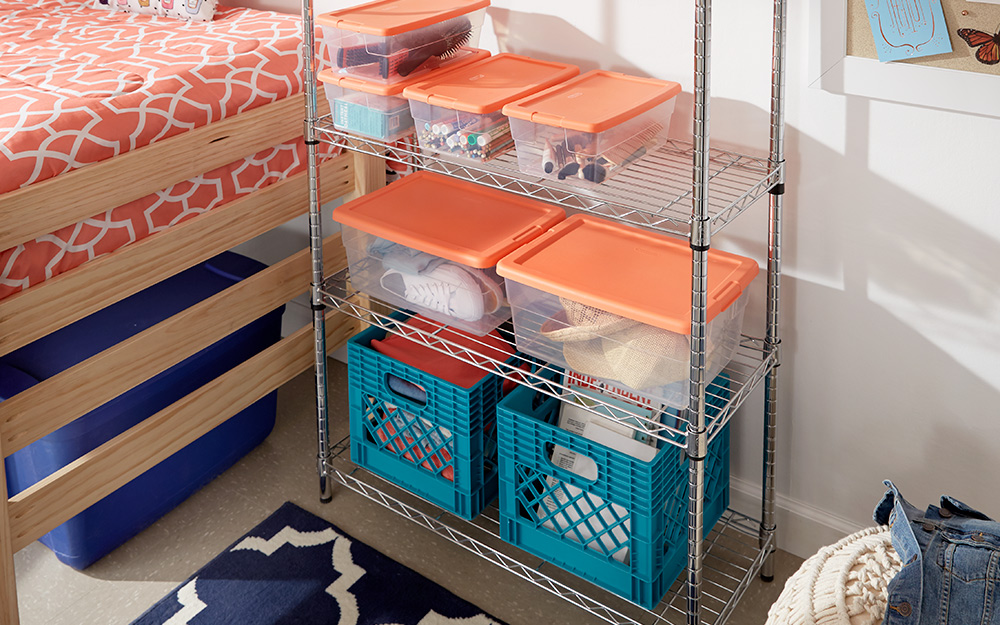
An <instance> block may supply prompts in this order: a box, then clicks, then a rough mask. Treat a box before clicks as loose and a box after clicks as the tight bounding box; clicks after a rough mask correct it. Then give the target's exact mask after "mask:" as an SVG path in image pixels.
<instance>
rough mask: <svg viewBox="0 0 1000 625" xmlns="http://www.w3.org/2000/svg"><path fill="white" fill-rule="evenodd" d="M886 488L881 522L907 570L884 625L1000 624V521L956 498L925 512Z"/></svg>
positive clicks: (892, 587)
mask: <svg viewBox="0 0 1000 625" xmlns="http://www.w3.org/2000/svg"><path fill="white" fill-rule="evenodd" d="M885 485H886V486H888V487H889V490H888V491H887V492H886V494H885V496H884V497H883V498H882V500H881V501H880V502H879V504H878V505H877V506H876V507H875V514H874V516H875V521H876V522H877V523H879V524H880V525H889V527H890V535H891V537H892V546H893V547H894V548H895V549H896V552H897V553H898V554H899V557H900V559H902V561H903V568H902V570H900V572H899V573H898V574H897V575H896V577H894V578H893V580H892V582H890V584H889V605H888V608H887V609H886V612H885V620H883V621H882V622H883V625H1000V605H998V604H1000V523H997V522H996V521H994V520H992V519H990V518H989V517H988V516H986V515H985V514H983V513H982V512H979V511H978V510H974V509H973V508H970V507H969V506H967V505H965V504H964V503H962V502H960V501H958V500H956V499H953V498H951V497H942V498H941V506H940V507H937V506H927V510H926V511H924V512H921V511H920V510H918V509H917V508H915V507H913V506H912V505H910V503H909V502H907V501H906V500H905V499H903V496H902V495H900V494H899V490H898V489H897V488H896V487H895V486H894V485H893V483H892V482H890V481H888V480H887V481H886V482H885Z"/></svg>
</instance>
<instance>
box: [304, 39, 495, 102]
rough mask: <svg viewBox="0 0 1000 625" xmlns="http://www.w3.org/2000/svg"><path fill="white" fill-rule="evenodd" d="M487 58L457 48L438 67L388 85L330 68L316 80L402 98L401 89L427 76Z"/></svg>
mask: <svg viewBox="0 0 1000 625" xmlns="http://www.w3.org/2000/svg"><path fill="white" fill-rule="evenodd" d="M489 56H490V52H489V50H480V49H479V48H459V49H458V50H457V51H456V52H455V56H454V57H451V58H449V59H448V60H446V61H445V62H444V63H443V64H442V65H441V66H440V67H438V68H436V69H432V70H430V72H426V73H425V72H421V73H419V74H417V75H416V76H411V77H409V78H406V79H404V80H401V81H398V82H394V83H389V84H385V83H383V82H375V81H371V80H366V79H364V78H361V77H359V76H355V75H354V74H341V73H339V72H337V71H335V70H333V69H331V68H326V69H323V70H320V72H319V75H318V76H317V78H319V79H320V80H321V81H322V82H325V83H328V84H331V85H338V86H340V87H343V88H344V89H351V90H353V91H363V92H364V93H370V94H372V95H381V96H395V97H402V94H403V89H405V88H406V87H409V86H410V85H415V84H417V83H418V82H423V81H425V80H427V78H428V77H429V76H437V75H439V74H444V73H446V72H449V71H451V70H453V69H458V68H459V67H463V66H465V65H468V64H470V63H475V62H476V61H482V60H483V59H486V58H489Z"/></svg>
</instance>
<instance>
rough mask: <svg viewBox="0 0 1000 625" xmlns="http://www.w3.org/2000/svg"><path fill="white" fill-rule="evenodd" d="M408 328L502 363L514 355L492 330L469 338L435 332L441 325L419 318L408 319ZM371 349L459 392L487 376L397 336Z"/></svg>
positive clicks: (453, 331) (455, 331)
mask: <svg viewBox="0 0 1000 625" xmlns="http://www.w3.org/2000/svg"><path fill="white" fill-rule="evenodd" d="M407 325H410V326H412V327H413V328H416V329H417V330H419V331H421V332H428V333H430V332H436V334H435V336H437V337H439V338H441V339H444V340H446V341H449V342H451V343H455V344H458V345H460V346H462V347H464V348H467V349H470V350H475V351H477V352H478V353H480V354H483V355H484V356H487V357H488V358H492V359H494V360H499V361H501V362H503V361H505V360H507V359H508V358H510V357H511V356H513V355H514V348H513V347H511V346H510V344H509V343H506V342H504V341H503V340H501V339H500V337H499V335H498V334H497V333H496V331H495V330H494V331H493V332H490V333H489V334H487V335H486V336H472V335H471V334H467V333H465V332H463V331H461V330H458V329H455V328H444V329H441V330H438V328H440V324H434V323H431V322H429V321H427V320H426V319H424V318H423V317H421V316H419V315H416V316H413V317H411V318H410V320H409V321H407ZM371 346H372V349H374V350H375V351H377V352H378V353H380V354H383V355H385V356H389V357H390V358H394V359H395V360H398V361H400V362H402V363H404V364H407V365H410V366H411V367H416V368H418V369H420V370H421V371H423V372H424V373H429V374H430V375H433V376H434V377H437V378H441V379H442V380H444V381H446V382H450V383H452V384H455V385H456V386H461V387H462V388H472V387H473V386H475V385H476V384H477V383H478V382H479V381H480V380H482V379H483V376H485V375H487V373H486V372H485V371H483V370H482V369H480V368H478V367H475V366H473V365H470V364H469V363H466V362H462V361H461V360H459V359H457V358H455V357H454V356H449V355H447V354H443V353H441V352H439V351H437V350H435V349H431V348H430V347H428V346H426V345H423V344H421V343H416V342H414V341H411V340H410V339H408V338H406V337H403V336H398V335H396V334H390V335H388V336H387V337H386V338H384V339H382V340H373V341H372V342H371Z"/></svg>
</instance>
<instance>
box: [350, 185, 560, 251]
mask: <svg viewBox="0 0 1000 625" xmlns="http://www.w3.org/2000/svg"><path fill="white" fill-rule="evenodd" d="M563 217H565V213H563V210H562V209H561V208H559V207H558V206H554V205H552V204H545V203H544V202H539V201H537V200H532V199H530V198H526V197H521V196H519V195H514V194H511V193H505V192H504V191H499V190H497V189H490V188H488V187H483V186H481V185H477V184H475V183H472V182H466V181H464V180H456V179H455V178H449V177H448V176H443V175H441V174H435V173H431V172H426V171H419V172H416V173H414V174H410V175H409V176H406V177H405V178H403V179H401V180H397V181H396V182H393V183H392V184H390V185H389V186H387V187H385V188H382V189H379V190H378V191H375V192H373V193H369V194H367V195H363V196H361V197H359V198H358V199H356V200H353V201H351V202H348V203H347V204H344V205H342V206H340V207H339V208H336V209H334V211H333V220H334V221H337V222H340V223H342V224H344V225H345V226H350V227H352V228H357V229H358V230H362V231H364V232H367V233H369V234H373V235H375V236H377V237H382V238H383V239H388V240H390V241H392V242H394V243H401V244H403V245H407V246H409V247H412V248H414V249H418V250H420V251H421V252H427V253H428V254H434V255H436V256H441V257H442V258H446V259H448V260H450V261H454V262H456V263H462V264H463V265H468V266H470V267H477V268H479V269H484V268H486V267H492V266H494V265H496V264H497V261H498V260H500V259H501V258H503V257H504V256H505V255H507V254H509V253H510V252H512V251H513V250H515V249H516V248H517V247H518V246H520V245H523V244H524V243H525V242H527V241H530V240H531V239H534V238H535V237H537V236H538V235H540V234H542V233H543V232H545V231H546V230H547V229H549V228H550V227H551V226H552V225H554V224H556V223H557V222H559V221H561V220H562V219H563Z"/></svg>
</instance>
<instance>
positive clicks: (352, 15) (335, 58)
mask: <svg viewBox="0 0 1000 625" xmlns="http://www.w3.org/2000/svg"><path fill="white" fill-rule="evenodd" d="M489 4H490V3H489V0H376V1H375V2H368V3H366V4H361V5H358V6H355V7H351V8H347V9H341V10H339V11H333V12H331V13H324V14H322V15H318V16H317V17H316V23H317V24H318V25H319V26H320V28H321V29H322V31H323V40H324V42H325V43H326V49H327V52H328V54H329V56H330V58H329V61H330V64H331V65H332V66H333V67H334V68H336V69H339V70H343V71H345V72H347V73H349V74H352V75H354V76H358V77H361V78H366V79H368V80H373V81H377V82H382V83H393V82H398V81H402V80H405V79H407V78H408V77H414V76H418V75H421V74H424V73H426V72H427V71H429V70H431V69H434V68H436V67H440V66H441V65H443V64H444V63H445V62H446V61H447V60H448V59H449V58H451V57H452V56H453V55H455V54H457V53H459V49H460V48H462V47H463V46H473V47H474V46H476V45H477V44H478V42H479V32H480V30H481V29H482V25H483V19H484V17H485V15H486V7H488V6H489Z"/></svg>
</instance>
